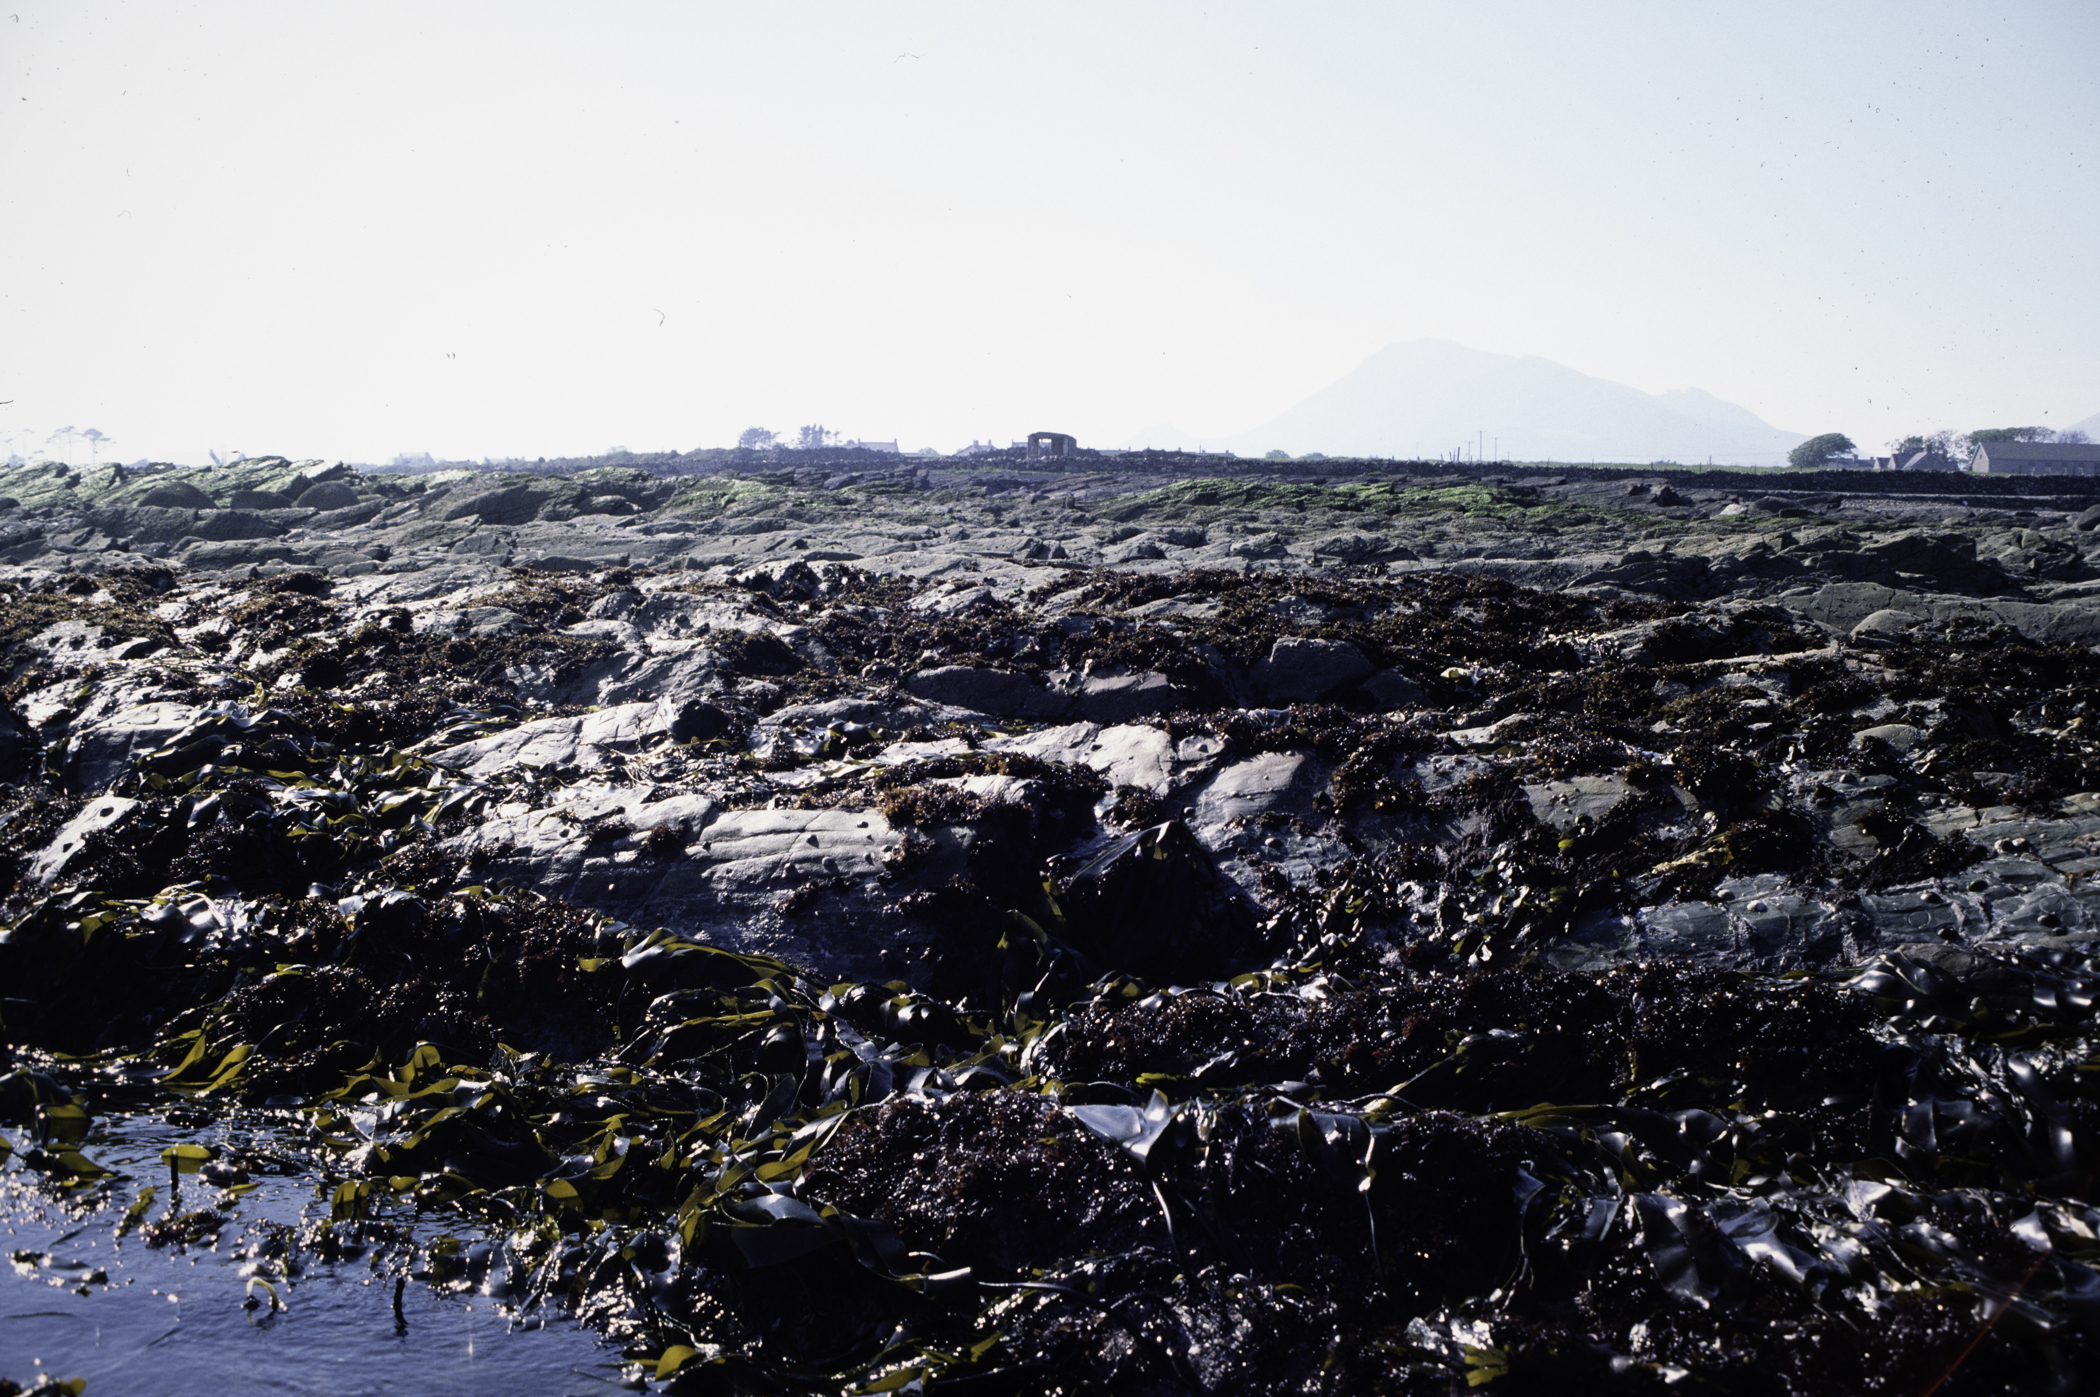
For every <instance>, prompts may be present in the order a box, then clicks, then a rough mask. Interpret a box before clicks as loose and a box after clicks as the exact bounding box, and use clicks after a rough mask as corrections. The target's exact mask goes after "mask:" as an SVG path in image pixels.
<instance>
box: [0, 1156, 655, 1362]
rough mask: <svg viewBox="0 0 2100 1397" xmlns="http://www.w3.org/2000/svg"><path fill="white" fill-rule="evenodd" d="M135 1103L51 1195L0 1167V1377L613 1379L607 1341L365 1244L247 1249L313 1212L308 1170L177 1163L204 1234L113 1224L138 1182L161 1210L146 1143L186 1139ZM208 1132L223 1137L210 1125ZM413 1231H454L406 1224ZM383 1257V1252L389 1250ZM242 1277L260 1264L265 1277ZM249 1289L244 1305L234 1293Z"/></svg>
mask: <svg viewBox="0 0 2100 1397" xmlns="http://www.w3.org/2000/svg"><path fill="white" fill-rule="evenodd" d="M199 1138H200V1137H199V1135H198V1134H197V1133H196V1132H195V1131H193V1130H177V1129H176V1128H174V1127H173V1126H171V1125H170V1124H168V1123H167V1122H165V1121H162V1120H158V1119H155V1118H152V1117H132V1118H129V1119H122V1120H115V1121H107V1122H98V1124H97V1127H96V1129H95V1130H94V1131H92V1132H91V1133H90V1135H89V1137H88V1139H87V1140H86V1142H85V1143H84V1144H83V1146H82V1148H83V1150H84V1152H85V1153H86V1154H87V1155H88V1156H89V1157H90V1158H92V1159H94V1160H95V1161H96V1162H97V1163H99V1164H101V1165H103V1166H104V1167H105V1168H110V1169H115V1170H117V1171H118V1177H117V1178H116V1179H114V1180H111V1181H108V1182H107V1183H106V1184H105V1185H104V1186H103V1187H102V1188H100V1189H97V1190H93V1191H92V1192H91V1193H89V1195H88V1196H87V1197H85V1198H67V1197H65V1196H64V1191H63V1190H59V1189H56V1188H54V1187H52V1186H50V1185H49V1184H48V1182H47V1181H46V1180H45V1179H44V1177H43V1176H42V1175H39V1174H36V1173H33V1172H31V1171H28V1170H26V1169H24V1168H23V1167H22V1166H21V1165H20V1164H19V1163H13V1164H10V1165H9V1166H7V1167H6V1168H5V1169H4V1170H0V1235H4V1238H5V1243H4V1245H5V1248H6V1250H7V1252H8V1253H9V1254H10V1258H11V1262H12V1264H11V1265H10V1266H9V1268H8V1269H7V1271H6V1272H5V1273H0V1377H6V1378H11V1379H13V1380H14V1381H16V1382H18V1383H21V1384H23V1385H24V1386H25V1387H26V1386H28V1385H30V1384H31V1383H33V1382H35V1381H36V1380H37V1378H38V1377H40V1376H42V1375H44V1374H51V1375H54V1376H56V1377H59V1378H61V1379H64V1378H74V1377H81V1378H85V1379H87V1391H88V1393H90V1394H120V1393H136V1392H154V1393H157V1394H163V1397H190V1394H196V1397H236V1395H237V1394H248V1393H276V1394H316V1397H318V1395H319V1394H329V1395H330V1397H334V1395H335V1394H351V1393H380V1392H415V1393H453V1392H460V1393H465V1392H490V1393H549V1394H555V1393H589V1392H604V1391H607V1390H609V1389H611V1388H612V1387H614V1386H615V1385H617V1384H618V1382H619V1378H620V1370H619V1362H618V1355H617V1354H616V1353H615V1352H614V1351H613V1350H611V1349H609V1348H607V1347H606V1346H605V1345H603V1344H602V1343H601V1342H600V1341H599V1340H598V1339H597V1337H596V1336H594V1335H593V1334H591V1333H590V1332H589V1331H587V1330H585V1329H582V1328H581V1327H579V1326H578V1325H576V1324H575V1323H573V1322H572V1321H570V1320H567V1319H565V1318H560V1317H552V1318H546V1319H544V1320H542V1319H541V1318H539V1317H537V1316H535V1317H532V1318H527V1319H522V1320H521V1319H519V1318H518V1317H517V1316H516V1315H514V1314H513V1313H510V1312H508V1311H507V1310H506V1308H505V1307H504V1306H503V1305H502V1304H501V1303H500V1302H498V1301H497V1300H494V1299H492V1298H490V1297H488V1296H486V1295H480V1294H451V1293H446V1292H443V1291H440V1290H436V1289H433V1288H432V1287H430V1286H428V1285H425V1284H422V1283H420V1282H418V1281H415V1280H410V1281H408V1282H407V1284H406V1285H405V1286H404V1287H402V1289H401V1291H400V1310H399V1316H398V1318H397V1314H396V1309H395V1294H396V1290H395V1279H394V1276H393V1275H392V1274H390V1273H383V1272H382V1271H381V1270H380V1269H379V1266H380V1263H378V1262H376V1261H375V1260H374V1258H372V1257H370V1256H367V1257H362V1258H358V1259H345V1260H342V1261H339V1262H335V1263H332V1264H331V1263H322V1262H319V1261H315V1260H311V1259H309V1260H308V1261H307V1262H306V1263H305V1264H303V1265H302V1264H299V1263H298V1262H296V1261H295V1262H294V1263H293V1264H292V1265H291V1267H290V1268H289V1269H290V1270H291V1274H289V1275H288V1274H286V1268H285V1266H284V1265H283V1263H281V1262H280V1261H278V1260H276V1259H273V1258H271V1257H269V1256H267V1255H265V1254H263V1253H265V1252H266V1251H267V1250H268V1247H267V1241H268V1238H269V1237H270V1235H271V1233H272V1231H273V1228H272V1226H271V1225H272V1224H277V1225H289V1226H292V1227H297V1226H299V1225H301V1224H302V1223H303V1222H307V1221H311V1220H313V1219H317V1218H325V1217H327V1216H328V1204H327V1200H326V1199H325V1197H322V1196H319V1193H318V1190H317V1187H316V1182H315V1180H314V1179H313V1178H312V1177H311V1176H310V1175H303V1174H292V1175H285V1176H269V1175H258V1176H256V1177H255V1179H254V1182H255V1184H256V1187H255V1188H254V1189H253V1190H252V1191H250V1192H248V1193H246V1194H245V1195H242V1196H240V1197H238V1198H237V1199H233V1198H229V1197H228V1195H226V1194H224V1193H223V1192H222V1191H221V1190H219V1189H217V1188H214V1187H212V1186H210V1185H208V1184H204V1183H203V1182H202V1181H201V1180H199V1179H197V1178H195V1177H192V1178H188V1179H184V1180H182V1187H181V1189H180V1199H179V1202H180V1206H181V1211H184V1212H188V1211H192V1210H195V1209H199V1208H207V1207H208V1208H212V1209H213V1210H215V1211H217V1212H219V1213H221V1214H223V1215H225V1216H227V1217H228V1218H229V1221H228V1223H227V1225H226V1226H225V1227H224V1228H223V1229H222V1230H221V1231H220V1232H219V1234H218V1238H217V1240H216V1242H213V1241H211V1240H209V1239H207V1240H205V1241H202V1242H199V1243H197V1244H195V1245H192V1246H190V1247H188V1248H187V1249H185V1248H183V1247H181V1246H179V1245H171V1246H167V1247H163V1248H155V1247H150V1246H148V1245H147V1243H146V1241H145V1238H144V1237H143V1236H142V1235H141V1233H140V1232H137V1231H133V1232H131V1233H130V1234H129V1235H127V1236H124V1237H118V1236H117V1235H116V1232H117V1227H118V1224H119V1222H120V1221H121V1220H122V1219H123V1217H124V1215H125V1212H126V1210H127V1209H128V1208H130V1207H131V1205H132V1203H133V1202H134V1201H135V1200H136V1199H137V1198H138V1196H139V1195H140V1193H141V1192H142V1190H143V1189H144V1188H146V1187H148V1186H149V1185H150V1186H152V1187H154V1188H155V1189H156V1195H155V1197H154V1199H153V1201H152V1203H151V1204H150V1205H149V1206H148V1211H147V1213H146V1215H145V1220H147V1221H151V1220H152V1219H158V1218H162V1217H165V1216H170V1215H172V1213H171V1203H172V1202H174V1201H175V1200H173V1199H172V1198H171V1189H170V1184H169V1174H168V1170H167V1168H166V1166H164V1165H163V1164H162V1163H161V1160H160V1152H161V1150H162V1149H164V1148H166V1147H167V1146H169V1145H173V1144H179V1143H184V1142H195V1141H197V1140H198V1139H199ZM222 1138H223V1137H222ZM414 1232H415V1236H416V1239H417V1240H418V1241H419V1242H428V1241H432V1240H435V1239H436V1238H437V1237H439V1236H440V1235H452V1236H461V1235H462V1234H461V1232H460V1229H459V1228H458V1226H457V1225H456V1220H455V1225H454V1226H452V1227H450V1228H446V1229H440V1228H439V1227H437V1226H436V1225H434V1224H432V1225H422V1224H418V1225H416V1227H415V1229H414ZM395 1269H398V1265H397V1266H396V1268H395ZM251 1278H257V1279H259V1280H260V1281H267V1282H268V1284H269V1285H270V1286H271V1287H273V1288H274V1289H275V1290H276V1293H277V1296H278V1298H279V1301H280V1302H281V1303H280V1306H279V1307H278V1308H276V1309H274V1310H273V1308H272V1306H271V1304H270V1296H269V1292H268V1291H267V1290H265V1289H263V1288H262V1286H261V1285H260V1284H257V1285H255V1286H253V1287H251ZM251 1297H252V1299H253V1300H254V1302H255V1303H254V1304H253V1306H252V1307H251V1306H249V1304H248V1302H249V1301H250V1299H251Z"/></svg>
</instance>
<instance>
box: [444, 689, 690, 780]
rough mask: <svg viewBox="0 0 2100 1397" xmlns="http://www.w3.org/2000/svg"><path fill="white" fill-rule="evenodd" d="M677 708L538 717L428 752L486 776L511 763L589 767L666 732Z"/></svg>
mask: <svg viewBox="0 0 2100 1397" xmlns="http://www.w3.org/2000/svg"><path fill="white" fill-rule="evenodd" d="M677 716H678V713H677V710H675V709H674V710H671V711H666V710H665V708H664V707H663V705H661V704H658V703H655V702H643V703H622V704H615V705H614V706H613V707H611V708H603V709H600V710H598V711H597V712H595V713H587V714H585V715H583V716H582V717H577V718H540V719H536V720H534V721H533V722H529V723H521V724H519V725H518V726H517V727H515V728H511V729H509V730H508V731H505V732H500V733H495V734H492V735H491V736H488V737H482V738H476V739H475V740H473V741H471V742H462V743H459V744H458V745H456V746H452V747H447V748H445V749H444V750H442V751H439V752H433V753H432V754H431V756H430V760H431V762H432V763H433V764H434V765H437V766H442V767H447V768H450V769H452V770H455V771H458V772H461V773H462V774H464V775H468V776H478V777H489V776H494V775H497V774H498V773H500V772H503V771H506V770H509V769H511V768H513V767H526V768H531V767H563V768H569V767H573V768H576V769H578V770H583V771H590V770H595V769H596V768H598V767H601V766H604V765H605V764H606V763H607V762H610V761H614V760H616V759H617V758H619V757H623V756H627V755H630V754H632V753H635V752H638V751H640V750H641V749H642V747H643V746H645V745H646V744H648V743H649V742H650V741H652V740H660V739H662V738H665V737H668V736H669V735H670V729H671V724H672V723H673V722H674V721H675V720H676V718H677Z"/></svg>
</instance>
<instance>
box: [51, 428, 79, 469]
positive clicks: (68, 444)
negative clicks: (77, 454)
mask: <svg viewBox="0 0 2100 1397" xmlns="http://www.w3.org/2000/svg"><path fill="white" fill-rule="evenodd" d="M79 435H80V434H79V433H78V432H76V431H74V430H73V429H72V428H71V427H60V428H59V429H58V430H57V431H55V432H53V433H52V434H51V435H50V436H48V437H46V438H45V439H44V444H45V445H46V446H49V445H50V444H51V443H52V442H54V441H55V442H57V443H58V444H59V450H60V451H61V452H62V453H63V454H64V459H65V463H66V464H67V465H69V466H70V465H72V464H73V438H74V437H76V436H79Z"/></svg>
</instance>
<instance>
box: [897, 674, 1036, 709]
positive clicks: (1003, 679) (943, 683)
mask: <svg viewBox="0 0 2100 1397" xmlns="http://www.w3.org/2000/svg"><path fill="white" fill-rule="evenodd" d="M904 688H905V690H906V691H907V692H909V693H912V694H915V695H917V696H918V697H919V698H922V699H926V700H928V701H930V702H933V703H943V704H948V705H950V706H951V707H955V708H966V709H969V710H971V711H973V712H977V713H989V714H991V715H992V716H993V717H995V718H1022V717H1027V718H1049V717H1055V716H1056V715H1058V714H1060V713H1063V712H1065V711H1066V710H1067V709H1069V708H1070V707H1071V699H1070V698H1068V697H1067V696H1066V695H1063V694H1059V693H1055V692H1053V691H1052V690H1050V689H1048V688H1045V687H1044V686H1043V685H1041V684H1038V683H1037V682H1036V681H1035V680H1033V679H1030V678H1029V677H1028V676H1027V675H1025V674H1018V673H1015V672H1013V671H1011V670H1003V669H978V668H973V667H971V666H968V665H942V666H939V667H937V668H934V669H922V670H920V671H919V672H918V673H916V674H913V675H911V676H909V677H908V678H906V679H905V681H904Z"/></svg>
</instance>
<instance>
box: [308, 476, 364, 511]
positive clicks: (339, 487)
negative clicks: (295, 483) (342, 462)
mask: <svg viewBox="0 0 2100 1397" xmlns="http://www.w3.org/2000/svg"><path fill="white" fill-rule="evenodd" d="M292 503H293V504H295V505H297V506H298V507H299V508H301V509H321V510H328V509H348V508H350V507H351V506H352V505H354V504H356V503H357V491H355V490H353V489H351V488H350V487H349V486H348V485H345V484H343V482H342V481H340V480H324V481H322V482H321V483H320V484H318V485H313V486H309V487H308V488H307V489H306V491H305V492H304V493H302V494H301V495H300V496H299V498H298V499H296V500H294V501H292Z"/></svg>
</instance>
